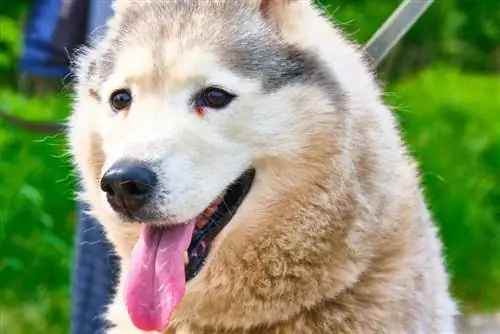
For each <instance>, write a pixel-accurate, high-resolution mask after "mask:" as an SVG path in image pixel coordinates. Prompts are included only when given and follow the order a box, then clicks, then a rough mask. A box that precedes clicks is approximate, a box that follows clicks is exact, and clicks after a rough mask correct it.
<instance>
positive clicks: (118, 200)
mask: <svg viewBox="0 0 500 334" xmlns="http://www.w3.org/2000/svg"><path fill="white" fill-rule="evenodd" d="M155 183H156V174H155V173H154V172H153V171H152V170H151V169H149V168H148V167H146V166H144V165H142V164H140V163H138V162H133V161H119V162H117V163H115V164H114V165H113V166H111V168H110V169H108V170H107V171H106V173H105V174H104V175H103V177H102V179H101V189H102V191H104V192H105V193H106V195H107V198H108V202H109V204H110V205H111V207H112V208H113V210H115V211H117V212H120V213H126V214H127V215H130V214H133V213H134V211H137V210H139V209H140V208H141V207H143V206H144V204H145V203H146V200H147V199H148V196H149V195H150V194H151V192H152V191H153V187H154V185H155Z"/></svg>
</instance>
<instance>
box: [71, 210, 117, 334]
mask: <svg viewBox="0 0 500 334" xmlns="http://www.w3.org/2000/svg"><path fill="white" fill-rule="evenodd" d="M86 209H87V208H86V206H85V204H83V203H80V204H79V205H78V213H79V215H78V226H77V233H76V241H75V243H76V244H75V261H74V267H73V268H74V269H73V280H72V296H71V297H72V298H71V301H72V313H71V333H73V334H94V333H98V332H99V331H100V330H102V329H103V328H105V327H106V323H105V322H104V319H103V318H102V316H101V315H102V314H103V312H104V311H105V307H106V305H107V304H108V303H109V302H110V299H111V298H112V296H113V282H114V281H115V280H116V276H115V275H116V273H117V269H118V268H117V265H116V264H117V261H116V257H115V256H114V255H113V252H112V249H111V246H110V245H109V243H108V242H107V240H106V239H105V237H104V234H103V231H102V228H101V226H100V225H99V223H98V222H96V221H95V220H94V219H92V218H91V217H89V216H88V215H86V214H85V210H86Z"/></svg>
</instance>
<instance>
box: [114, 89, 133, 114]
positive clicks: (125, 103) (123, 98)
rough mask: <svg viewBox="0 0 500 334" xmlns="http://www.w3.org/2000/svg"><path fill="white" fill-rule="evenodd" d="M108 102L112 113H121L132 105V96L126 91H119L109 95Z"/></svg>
mask: <svg viewBox="0 0 500 334" xmlns="http://www.w3.org/2000/svg"><path fill="white" fill-rule="evenodd" d="M109 102H110V104H111V107H112V108H113V110H114V111H116V112H118V111H122V110H124V109H127V108H128V107H130V104H131V103H132V95H131V94H130V91H129V90H127V89H119V90H117V91H114V92H113V94H111V97H110V98H109Z"/></svg>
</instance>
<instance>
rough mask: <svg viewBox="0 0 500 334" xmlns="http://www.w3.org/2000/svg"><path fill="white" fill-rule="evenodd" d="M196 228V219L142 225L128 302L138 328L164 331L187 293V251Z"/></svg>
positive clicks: (127, 288) (129, 277) (127, 287)
mask: <svg viewBox="0 0 500 334" xmlns="http://www.w3.org/2000/svg"><path fill="white" fill-rule="evenodd" d="M193 230H194V220H193V221H189V222H187V223H185V224H182V225H174V226H171V227H167V228H158V227H153V226H151V225H144V227H143V228H142V232H141V236H140V237H139V240H138V241H137V244H136V245H135V247H134V250H133V251H132V261H131V266H130V270H129V272H128V274H127V277H126V281H125V304H126V305H127V310H128V313H129V315H130V318H131V319H132V322H133V323H134V325H135V326H136V327H137V328H139V329H141V330H143V331H152V330H155V331H158V332H162V331H163V330H165V328H166V327H167V325H168V323H169V321H170V317H171V316H172V313H173V312H174V309H175V307H176V306H177V304H178V303H179V301H180V300H181V298H182V296H183V295H184V288H185V287H184V285H185V281H186V279H185V275H184V252H185V251H186V250H187V248H188V247H189V243H190V242H191V237H192V235H193Z"/></svg>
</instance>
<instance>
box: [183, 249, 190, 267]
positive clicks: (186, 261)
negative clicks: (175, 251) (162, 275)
mask: <svg viewBox="0 0 500 334" xmlns="http://www.w3.org/2000/svg"><path fill="white" fill-rule="evenodd" d="M187 264H189V254H188V252H184V265H187Z"/></svg>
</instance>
